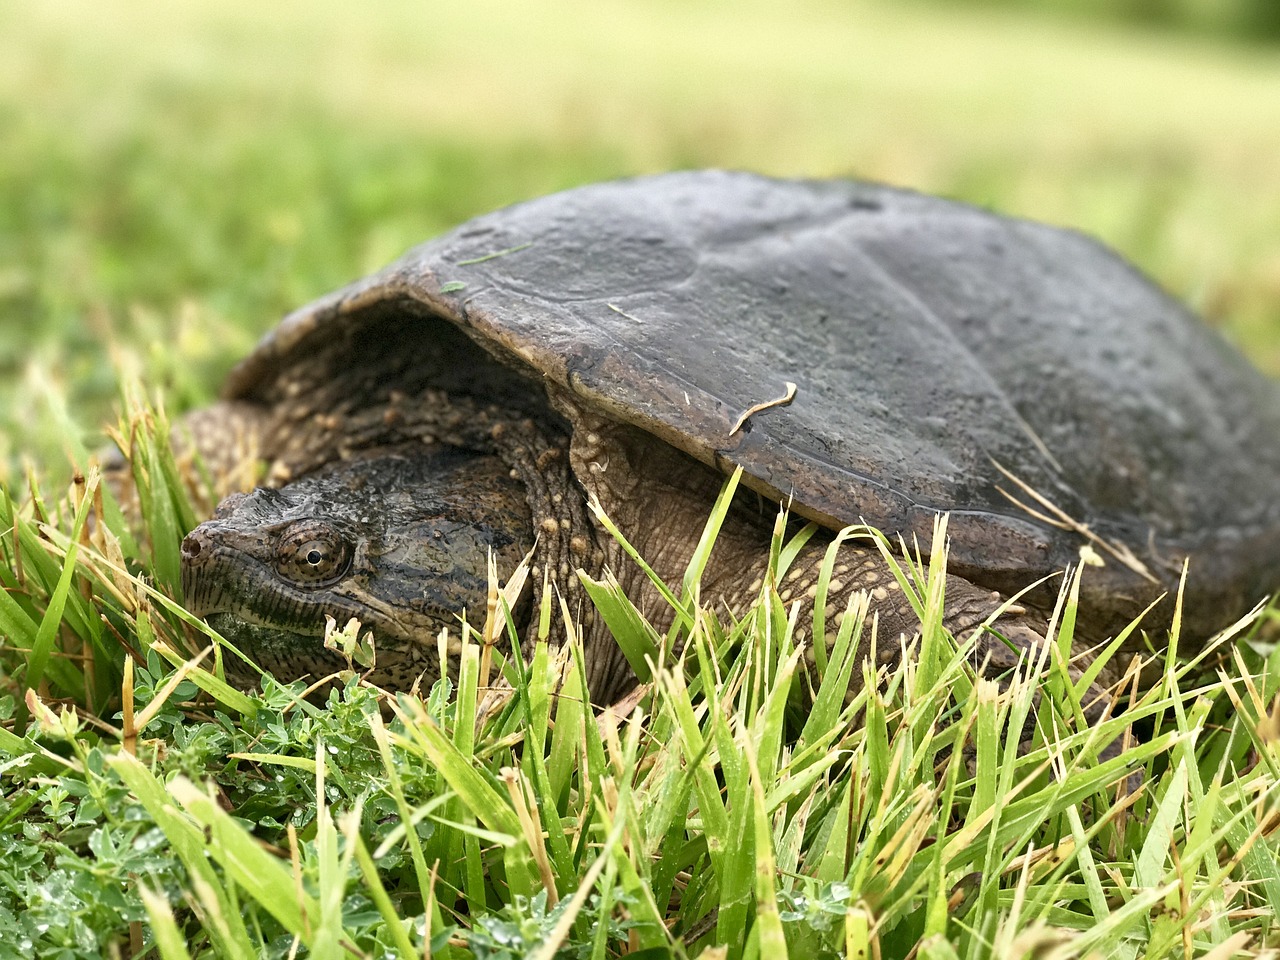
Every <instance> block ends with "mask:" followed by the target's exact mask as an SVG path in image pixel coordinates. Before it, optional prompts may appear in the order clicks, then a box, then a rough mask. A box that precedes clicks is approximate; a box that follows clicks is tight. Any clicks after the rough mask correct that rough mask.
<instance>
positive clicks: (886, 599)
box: [722, 540, 1112, 734]
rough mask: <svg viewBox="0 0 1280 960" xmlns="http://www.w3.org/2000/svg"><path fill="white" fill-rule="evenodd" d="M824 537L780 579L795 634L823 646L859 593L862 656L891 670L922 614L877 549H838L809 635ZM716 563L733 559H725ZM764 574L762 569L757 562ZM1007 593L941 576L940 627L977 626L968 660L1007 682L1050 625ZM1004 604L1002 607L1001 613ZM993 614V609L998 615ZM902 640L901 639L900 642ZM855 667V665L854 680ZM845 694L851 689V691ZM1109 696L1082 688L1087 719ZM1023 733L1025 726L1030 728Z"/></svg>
mask: <svg viewBox="0 0 1280 960" xmlns="http://www.w3.org/2000/svg"><path fill="white" fill-rule="evenodd" d="M828 543H829V541H825V540H824V541H823V542H821V543H817V544H810V545H809V546H807V547H806V548H805V549H804V550H802V551H801V552H800V554H799V556H797V557H796V559H795V561H794V562H793V564H792V566H791V568H790V569H789V570H788V571H787V573H786V574H785V575H784V576H783V577H782V579H781V581H780V583H779V584H778V595H779V598H780V599H781V600H782V601H783V602H784V603H788V604H789V603H794V602H797V601H799V602H800V603H801V604H802V607H801V610H800V614H799V620H798V624H799V626H798V627H797V639H799V640H802V641H808V642H811V643H817V642H822V643H824V644H825V645H826V646H827V648H828V649H829V648H830V646H831V644H832V643H833V642H834V640H835V635H836V631H837V630H838V629H839V626H840V623H841V621H842V620H843V618H844V611H845V610H846V609H847V607H848V605H849V601H850V599H851V598H852V597H853V595H854V594H855V593H858V592H860V591H865V592H866V593H867V595H868V597H869V599H870V606H869V613H871V614H874V615H875V617H876V620H877V630H876V646H875V649H874V651H873V650H872V647H871V632H872V631H871V627H870V621H869V620H868V625H867V627H866V628H865V629H864V631H863V636H862V640H861V648H860V649H859V651H858V657H859V659H860V660H867V659H872V658H874V659H875V662H876V666H877V667H883V668H885V669H886V670H889V671H892V670H894V669H895V668H896V667H897V665H898V663H899V662H900V660H901V657H902V652H903V650H904V649H905V648H906V643H905V640H910V639H911V638H913V637H915V636H916V635H918V634H919V632H920V629H921V623H920V619H919V617H918V616H917V614H916V611H915V608H914V607H913V606H912V604H911V601H910V599H909V598H908V597H907V596H906V595H905V594H904V592H903V589H902V586H901V585H900V584H899V583H898V580H897V578H896V577H895V576H894V574H893V571H892V569H891V568H890V566H889V564H888V563H887V562H886V561H885V559H884V557H883V556H882V555H881V553H880V551H879V550H878V549H877V548H875V547H869V546H865V545H862V544H859V543H848V544H846V545H844V546H842V548H841V549H840V552H839V554H838V555H837V557H836V563H835V566H834V568H833V571H832V577H831V579H830V581H829V582H828V585H827V595H826V596H827V599H826V607H825V610H824V614H825V616H824V629H825V632H826V633H827V636H826V637H824V638H821V639H818V638H813V637H811V636H810V632H811V629H812V624H813V612H814V611H813V605H814V603H815V597H816V594H817V584H818V581H819V577H820V575H821V569H822V565H823V562H824V560H825V558H826V553H827V547H828ZM722 562H730V563H731V562H732V561H731V560H730V559H729V558H725V561H722ZM761 572H763V567H762V568H761ZM761 583H762V581H761V579H760V577H759V576H757V578H756V579H755V580H754V581H753V583H752V584H751V585H750V586H751V588H752V589H751V591H750V592H749V594H748V595H739V596H735V597H731V598H727V601H726V602H727V603H728V604H729V605H730V607H731V608H734V605H735V604H737V605H739V606H740V607H743V608H745V606H746V605H747V604H748V603H749V602H750V601H751V599H752V598H753V596H754V595H755V593H757V592H758V591H759V589H760V587H761ZM1006 600H1007V598H1006V597H1004V596H1003V595H1001V594H1000V593H998V592H995V591H992V590H988V589H985V588H983V587H979V586H977V585H976V584H974V583H972V582H970V581H968V580H965V579H964V578H962V577H958V576H954V575H951V574H948V575H947V578H946V583H945V589H944V601H945V607H944V613H943V617H942V623H943V626H944V627H945V628H946V629H947V630H948V631H949V632H950V633H951V634H952V635H953V636H955V637H956V638H957V639H961V640H963V639H964V638H966V637H968V636H969V635H971V634H972V632H973V631H974V630H979V629H981V631H982V632H981V633H979V634H978V636H977V638H976V640H975V642H974V647H973V654H972V658H973V665H974V668H975V670H976V671H977V673H978V675H979V676H983V677H987V678H989V679H992V680H996V681H1007V679H1008V678H1009V677H1010V676H1011V675H1012V673H1013V671H1014V669H1015V668H1017V667H1018V666H1019V665H1020V664H1021V663H1022V662H1023V661H1025V660H1028V659H1030V660H1033V661H1034V660H1035V659H1037V658H1038V657H1039V656H1040V654H1041V652H1042V650H1043V647H1044V644H1045V643H1046V642H1047V641H1046V634H1047V630H1048V623H1047V622H1046V620H1045V619H1044V618H1043V617H1042V616H1040V615H1039V614H1038V613H1036V612H1034V611H1028V610H1025V609H1023V608H1022V607H1019V606H1017V605H1006ZM1002 607H1006V609H1005V610H1004V612H999V611H1000V610H1001V608H1002ZM997 613H998V614H999V615H998V616H997ZM904 638H905V640H904ZM1087 666H1088V663H1087V662H1085V661H1083V660H1080V659H1076V660H1073V661H1072V662H1071V663H1070V664H1069V665H1068V668H1067V669H1068V674H1069V676H1070V677H1071V679H1072V680H1073V681H1078V680H1079V679H1080V677H1081V676H1082V674H1083V672H1084V670H1085V669H1086V668H1087ZM857 676H858V672H857V671H856V670H855V673H854V677H855V680H856V678H857ZM851 692H854V691H852V690H851ZM1111 703H1112V698H1111V696H1110V694H1109V692H1108V691H1107V690H1106V689H1104V688H1103V687H1102V686H1100V685H1099V684H1097V683H1095V684H1093V685H1092V686H1091V687H1090V688H1089V690H1088V691H1087V692H1086V695H1085V697H1084V703H1083V704H1082V707H1083V710H1084V714H1085V717H1086V718H1087V719H1088V720H1089V721H1090V722H1092V723H1098V722H1101V721H1102V720H1103V719H1104V718H1105V716H1106V715H1107V713H1108V710H1109V708H1110V706H1111ZM1028 734H1029V731H1028Z"/></svg>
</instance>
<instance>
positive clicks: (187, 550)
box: [182, 533, 204, 560]
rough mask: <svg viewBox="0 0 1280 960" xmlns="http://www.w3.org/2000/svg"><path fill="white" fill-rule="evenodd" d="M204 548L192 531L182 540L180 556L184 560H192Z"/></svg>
mask: <svg viewBox="0 0 1280 960" xmlns="http://www.w3.org/2000/svg"><path fill="white" fill-rule="evenodd" d="M203 549H204V547H203V546H201V544H200V538H199V537H197V536H196V535H195V534H194V533H189V534H187V536H186V537H184V538H183V540H182V558H183V559H184V560H194V559H196V558H197V557H198V556H200V553H201V551H202V550H203Z"/></svg>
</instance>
